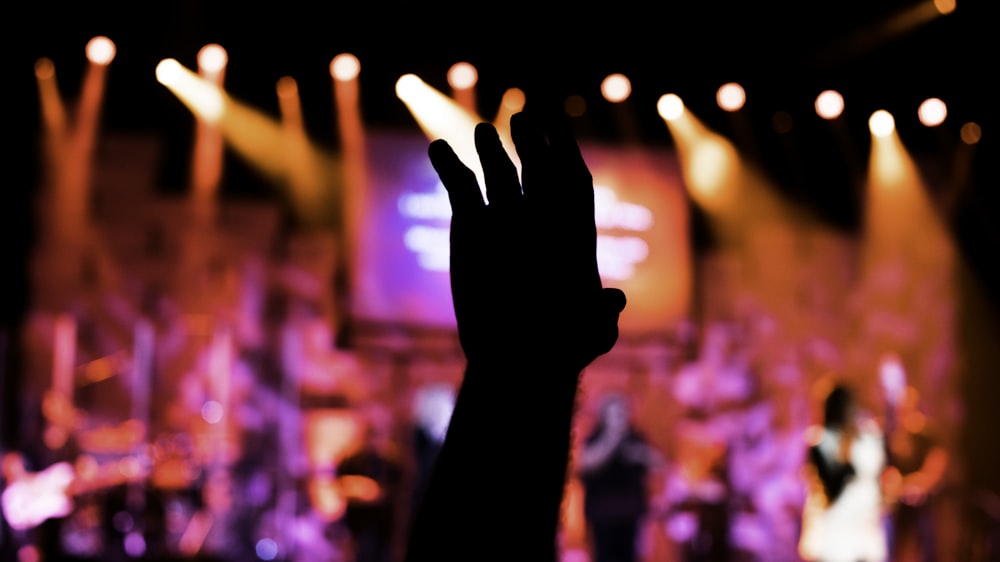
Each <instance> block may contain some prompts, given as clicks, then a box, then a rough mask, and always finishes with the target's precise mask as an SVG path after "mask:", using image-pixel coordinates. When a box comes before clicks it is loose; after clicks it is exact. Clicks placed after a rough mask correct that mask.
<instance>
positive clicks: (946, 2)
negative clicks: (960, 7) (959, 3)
mask: <svg viewBox="0 0 1000 562" xmlns="http://www.w3.org/2000/svg"><path fill="white" fill-rule="evenodd" d="M934 7H935V8H937V11H938V12H939V13H940V14H941V15H942V16H946V15H948V14H950V13H952V12H954V11H955V0H934Z"/></svg>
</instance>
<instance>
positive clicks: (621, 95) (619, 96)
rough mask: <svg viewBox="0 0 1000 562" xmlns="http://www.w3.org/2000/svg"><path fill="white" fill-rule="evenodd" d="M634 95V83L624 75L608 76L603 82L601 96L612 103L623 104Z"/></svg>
mask: <svg viewBox="0 0 1000 562" xmlns="http://www.w3.org/2000/svg"><path fill="white" fill-rule="evenodd" d="M631 93H632V83H631V82H629V79H628V78H627V77H626V76H625V75H624V74H611V75H608V76H607V77H606V78H605V79H604V81H603V82H601V94H602V95H603V96H604V99H606V100H608V101H609V102H611V103H621V102H623V101H625V100H627V99H628V97H629V95H630V94H631Z"/></svg>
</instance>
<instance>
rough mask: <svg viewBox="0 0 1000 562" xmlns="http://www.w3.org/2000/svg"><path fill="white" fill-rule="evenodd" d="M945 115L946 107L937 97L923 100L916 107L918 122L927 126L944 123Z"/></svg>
mask: <svg viewBox="0 0 1000 562" xmlns="http://www.w3.org/2000/svg"><path fill="white" fill-rule="evenodd" d="M947 116H948V107H947V106H946V105H945V104H944V102H943V101H941V100H940V99H938V98H930V99H928V100H924V103H922V104H920V107H919V108H918V109H917V117H919V118H920V122H921V123H923V124H924V125H926V126H928V127H937V126H938V125H940V124H941V123H944V120H945V117H947Z"/></svg>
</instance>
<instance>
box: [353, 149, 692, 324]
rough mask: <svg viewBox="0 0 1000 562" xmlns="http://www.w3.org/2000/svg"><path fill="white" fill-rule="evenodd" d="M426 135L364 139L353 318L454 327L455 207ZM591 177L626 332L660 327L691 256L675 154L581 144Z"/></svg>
mask: <svg viewBox="0 0 1000 562" xmlns="http://www.w3.org/2000/svg"><path fill="white" fill-rule="evenodd" d="M428 142H429V141H428V140H427V138H426V137H423V136H420V135H413V134H406V133H396V132H385V131H382V132H372V133H370V134H369V136H368V141H367V151H368V152H367V156H368V158H367V159H368V172H367V174H368V182H367V189H365V190H364V191H365V194H364V197H363V204H362V205H361V208H362V209H364V210H363V212H362V216H361V217H359V218H360V220H359V221H357V224H358V225H359V230H360V231H359V233H358V240H359V242H358V243H359V248H358V255H357V257H356V267H357V269H356V271H355V287H356V295H355V296H354V299H353V302H354V310H353V313H354V315H355V316H356V317H357V318H361V319H365V320H374V321H380V322H389V323H400V324H407V325H417V326H428V327H443V328H448V327H453V326H454V324H455V319H454V313H453V312H452V302H451V292H450V287H449V281H448V225H449V220H450V216H451V208H450V206H449V204H448V196H447V194H446V192H445V190H444V186H442V185H441V182H440V181H439V180H438V178H437V175H436V174H435V173H434V170H433V168H432V167H431V165H430V162H429V161H428V159H427V145H428ZM581 148H582V151H583V154H584V158H585V160H586V161H587V164H588V165H589V166H590V169H591V172H592V173H593V176H594V186H595V198H596V208H597V216H596V219H597V226H598V244H597V251H598V264H599V267H600V270H601V277H602V278H603V279H604V284H605V286H609V287H612V286H613V287H619V288H621V289H622V290H624V291H625V293H626V295H627V296H628V307H627V308H626V310H625V312H624V314H623V316H622V320H621V325H622V329H623V331H625V332H630V333H645V332H661V331H665V330H668V329H670V328H671V325H672V324H673V323H674V322H675V321H676V320H678V319H680V318H681V317H682V316H683V315H685V314H686V313H687V311H688V305H689V301H690V294H691V275H692V274H691V271H692V269H691V264H690V262H691V257H690V247H689V244H688V227H687V221H688V217H687V210H686V206H685V203H684V194H683V188H682V184H681V177H680V172H679V168H678V165H677V160H676V156H675V154H674V153H673V152H672V151H670V150H668V149H665V148H661V149H649V148H641V147H631V148H621V147H606V146H593V145H583V146H582V147H581Z"/></svg>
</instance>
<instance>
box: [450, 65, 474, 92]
mask: <svg viewBox="0 0 1000 562" xmlns="http://www.w3.org/2000/svg"><path fill="white" fill-rule="evenodd" d="M478 79H479V74H478V73H477V72H476V67H474V66H472V65H471V64H469V63H467V62H457V63H455V64H453V65H452V66H451V68H450V69H449V70H448V85H449V86H451V87H452V88H454V89H456V90H468V89H469V88H471V87H473V86H475V85H476V81H477V80H478Z"/></svg>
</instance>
